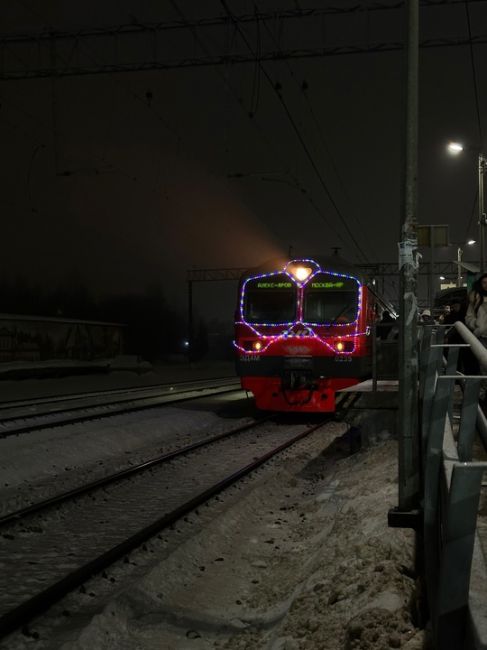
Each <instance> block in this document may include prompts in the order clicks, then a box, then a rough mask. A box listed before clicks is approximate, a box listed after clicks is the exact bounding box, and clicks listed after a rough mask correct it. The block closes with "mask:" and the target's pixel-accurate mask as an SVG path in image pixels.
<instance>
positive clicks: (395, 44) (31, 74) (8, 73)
mask: <svg viewBox="0 0 487 650" xmlns="http://www.w3.org/2000/svg"><path fill="white" fill-rule="evenodd" d="M471 44H472V45H485V44H487V34H481V35H478V36H472V38H471V39H469V38H468V37H459V38H433V39H427V40H423V41H422V42H421V43H420V47H421V48H424V49H434V48H446V47H464V46H466V45H468V46H470V45H471ZM403 49H404V43H403V42H402V41H389V42H377V43H371V44H367V45H336V46H331V47H315V48H300V49H290V50H278V51H275V50H271V51H268V52H263V53H262V54H261V55H260V56H258V57H257V61H258V62H259V63H265V62H267V61H285V60H287V59H320V58H328V57H335V56H353V55H361V54H384V53H386V52H400V51H402V50H403ZM255 61H256V55H255V53H254V54H253V55H249V54H211V55H208V56H203V57H184V58H181V59H178V60H171V61H169V60H168V61H156V60H152V61H145V62H143V63H106V64H96V65H83V64H78V65H66V66H65V67H64V68H61V67H59V66H57V67H56V68H50V67H40V68H35V69H31V70H18V69H11V70H4V71H3V72H2V73H0V79H1V80H3V81H19V80H26V79H42V78H49V77H73V76H84V75H95V74H114V73H119V72H120V73H122V72H144V71H149V70H175V69H182V68H201V67H210V66H222V65H225V66H227V65H230V64H231V65H242V64H247V63H254V64H255Z"/></svg>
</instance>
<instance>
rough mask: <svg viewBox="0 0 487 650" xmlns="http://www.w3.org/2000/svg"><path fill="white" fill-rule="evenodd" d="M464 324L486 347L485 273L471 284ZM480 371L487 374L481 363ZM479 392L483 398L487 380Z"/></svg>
mask: <svg viewBox="0 0 487 650" xmlns="http://www.w3.org/2000/svg"><path fill="white" fill-rule="evenodd" d="M465 324H466V325H467V327H468V328H469V329H471V330H472V332H473V333H474V334H475V336H476V337H477V338H478V339H479V341H480V342H481V343H482V345H483V346H484V348H487V273H484V274H483V275H481V276H480V278H479V279H478V280H476V281H475V282H474V284H473V288H472V291H471V293H470V296H469V302H468V308H467V314H466V316H465ZM480 371H481V373H482V374H484V375H487V366H484V365H483V364H481V365H480ZM469 374H470V373H469ZM472 374H475V373H472ZM480 394H481V395H480V396H481V399H482V400H485V398H486V394H487V381H485V380H483V381H482V386H481V389H480Z"/></svg>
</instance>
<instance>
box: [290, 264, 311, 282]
mask: <svg viewBox="0 0 487 650" xmlns="http://www.w3.org/2000/svg"><path fill="white" fill-rule="evenodd" d="M290 271H291V273H292V274H293V275H294V277H295V278H296V280H297V281H298V282H304V281H305V280H307V279H308V278H309V276H310V275H311V273H312V272H313V269H311V268H310V267H309V266H301V265H298V266H293V267H292V268H291V269H290Z"/></svg>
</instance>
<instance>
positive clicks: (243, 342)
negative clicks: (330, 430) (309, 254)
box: [234, 256, 385, 413]
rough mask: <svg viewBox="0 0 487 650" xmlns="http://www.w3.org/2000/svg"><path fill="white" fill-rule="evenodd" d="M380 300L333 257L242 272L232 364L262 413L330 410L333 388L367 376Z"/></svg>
mask: <svg viewBox="0 0 487 650" xmlns="http://www.w3.org/2000/svg"><path fill="white" fill-rule="evenodd" d="M384 309H385V303H384V302H383V301H382V300H381V299H380V297H379V296H378V295H377V294H376V293H375V291H374V289H373V287H372V286H369V284H368V283H367V282H366V280H365V279H364V278H363V277H362V276H361V275H360V274H359V273H357V271H356V269H355V268H354V267H353V266H351V265H349V264H347V263H346V262H345V261H343V260H341V259H340V258H338V257H337V256H335V257H332V258H319V257H314V258H297V259H288V260H273V261H268V262H266V263H264V264H263V265H261V266H259V267H257V268H253V269H251V270H249V271H247V272H245V273H244V274H243V276H242V277H241V279H240V282H239V288H238V304H237V309H236V313H235V340H234V347H235V350H236V369H237V375H238V376H239V377H240V381H241V386H242V388H243V389H244V390H245V391H247V392H249V393H252V394H253V396H254V398H255V404H256V406H257V408H258V409H261V410H265V411H279V412H280V411H294V412H315V413H316V412H333V411H334V410H335V408H336V393H337V391H339V390H341V389H343V388H347V387H349V386H353V385H355V384H358V383H359V382H361V381H363V380H364V379H366V378H367V377H370V376H371V372H372V348H373V345H372V336H371V333H372V328H373V324H374V323H376V322H377V321H378V319H379V318H380V314H381V313H382V311H383V310H384Z"/></svg>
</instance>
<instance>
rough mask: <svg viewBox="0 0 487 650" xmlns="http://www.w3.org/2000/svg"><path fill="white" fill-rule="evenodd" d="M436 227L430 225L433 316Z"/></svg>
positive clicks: (431, 303) (431, 305)
mask: <svg viewBox="0 0 487 650" xmlns="http://www.w3.org/2000/svg"><path fill="white" fill-rule="evenodd" d="M434 236H435V229H434V226H430V251H431V255H430V290H429V294H430V299H429V303H430V309H431V315H432V316H433V308H434V305H435V240H434Z"/></svg>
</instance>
